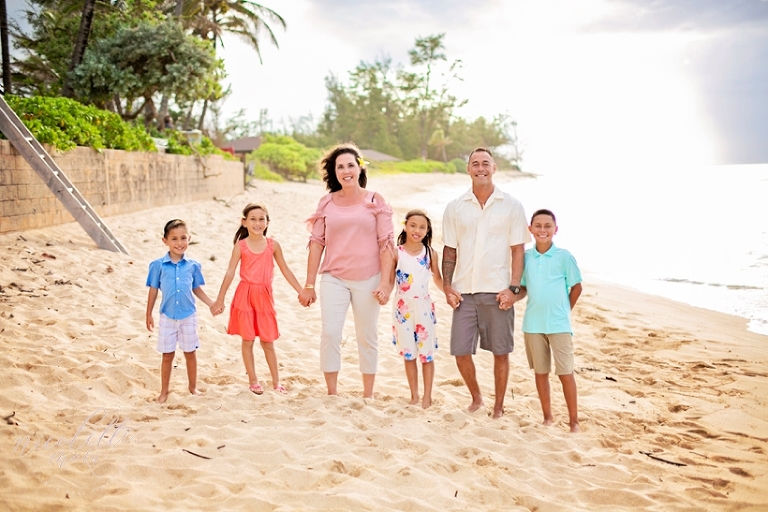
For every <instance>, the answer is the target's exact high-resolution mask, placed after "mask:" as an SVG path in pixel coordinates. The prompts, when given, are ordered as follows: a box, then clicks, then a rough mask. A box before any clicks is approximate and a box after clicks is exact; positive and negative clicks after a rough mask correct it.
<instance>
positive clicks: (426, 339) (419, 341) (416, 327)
mask: <svg viewBox="0 0 768 512" xmlns="http://www.w3.org/2000/svg"><path fill="white" fill-rule="evenodd" d="M430 279H432V271H431V270H430V261H429V258H428V257H427V248H426V247H425V248H424V249H423V250H422V251H421V253H420V254H419V255H418V256H411V255H410V254H408V252H407V251H406V250H405V249H404V248H403V246H402V245H400V246H398V247H397V268H396V270H395V300H394V306H393V313H394V320H393V323H392V344H393V345H394V346H395V348H396V349H397V351H398V353H399V354H400V355H401V356H403V358H405V360H406V361H413V360H415V359H416V358H417V357H418V358H419V360H420V361H421V362H422V363H431V362H432V361H433V360H434V357H435V352H436V351H437V325H436V324H437V319H436V318H435V303H434V302H432V298H431V297H430V296H429V280H430Z"/></svg>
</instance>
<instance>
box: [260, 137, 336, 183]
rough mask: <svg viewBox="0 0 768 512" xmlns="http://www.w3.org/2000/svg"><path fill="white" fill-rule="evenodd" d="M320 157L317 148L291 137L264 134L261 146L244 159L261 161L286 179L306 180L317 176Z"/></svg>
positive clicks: (320, 154)
mask: <svg viewBox="0 0 768 512" xmlns="http://www.w3.org/2000/svg"><path fill="white" fill-rule="evenodd" d="M321 157H322V153H321V151H320V150H319V149H316V148H308V147H306V146H305V145H304V144H301V143H299V142H296V140H295V139H293V138H291V137H288V136H285V135H280V136H278V135H265V137H264V142H262V143H261V146H259V147H258V149H256V150H255V151H252V152H251V154H250V155H248V158H247V159H246V160H247V161H248V162H251V161H256V162H257V163H261V164H263V165H265V166H267V167H268V168H269V170H270V171H272V172H274V173H276V174H279V175H280V176H282V177H283V178H285V179H287V180H291V181H304V182H306V181H307V179H308V178H313V177H317V165H318V162H319V161H320V158H321Z"/></svg>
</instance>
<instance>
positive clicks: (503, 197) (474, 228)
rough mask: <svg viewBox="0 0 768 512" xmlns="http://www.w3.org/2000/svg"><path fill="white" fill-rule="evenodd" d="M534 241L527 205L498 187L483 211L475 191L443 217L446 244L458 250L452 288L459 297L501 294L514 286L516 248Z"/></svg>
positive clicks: (452, 203) (454, 203)
mask: <svg viewBox="0 0 768 512" xmlns="http://www.w3.org/2000/svg"><path fill="white" fill-rule="evenodd" d="M530 239H531V237H530V233H529V232H528V221H527V219H526V217H525V211H524V210H523V205H522V204H521V203H520V201H518V200H517V199H514V198H513V197H512V196H510V195H509V194H507V193H505V192H503V191H501V190H500V189H499V188H498V187H495V188H494V190H493V193H492V194H491V196H490V197H489V198H488V201H486V203H485V208H481V207H480V202H479V201H478V200H477V198H476V197H475V195H474V194H473V193H472V190H471V189H470V190H469V191H467V192H465V193H464V194H462V195H461V196H460V197H458V198H457V199H454V200H453V201H451V202H450V203H448V206H446V208H445V213H444V214H443V243H444V245H445V246H446V247H453V248H455V249H456V270H455V271H454V274H453V281H452V286H453V288H454V289H456V290H457V291H458V292H459V293H498V292H500V291H502V290H504V289H506V288H507V287H508V286H509V285H510V279H511V273H512V269H511V265H512V252H511V249H510V247H512V246H513V245H519V244H525V243H527V242H529V241H530Z"/></svg>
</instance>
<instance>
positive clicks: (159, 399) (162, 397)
mask: <svg viewBox="0 0 768 512" xmlns="http://www.w3.org/2000/svg"><path fill="white" fill-rule="evenodd" d="M166 400H168V392H167V391H165V392H163V393H160V396H159V397H157V403H159V404H164V403H165V401H166Z"/></svg>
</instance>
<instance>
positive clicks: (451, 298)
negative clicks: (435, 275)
mask: <svg viewBox="0 0 768 512" xmlns="http://www.w3.org/2000/svg"><path fill="white" fill-rule="evenodd" d="M443 293H445V300H446V302H447V303H448V305H449V306H451V307H452V308H453V309H456V308H458V307H459V303H460V302H461V301H462V300H464V299H463V298H462V297H461V294H460V293H459V292H458V291H456V290H455V289H454V288H453V287H452V286H450V285H446V284H445V283H443Z"/></svg>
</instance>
